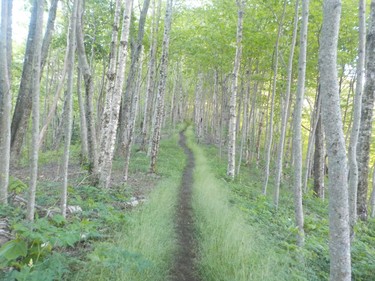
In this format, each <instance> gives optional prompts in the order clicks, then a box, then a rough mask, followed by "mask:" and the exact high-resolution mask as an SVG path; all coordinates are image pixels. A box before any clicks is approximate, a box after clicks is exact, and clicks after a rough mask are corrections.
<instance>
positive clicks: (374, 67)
mask: <svg viewBox="0 0 375 281" xmlns="http://www.w3.org/2000/svg"><path fill="white" fill-rule="evenodd" d="M374 103H375V0H372V1H371V13H370V23H369V26H368V31H367V40H366V82H365V86H364V91H363V96H362V107H361V108H362V110H361V124H360V129H359V136H358V148H357V151H358V155H357V157H358V158H357V161H358V192H357V212H358V218H360V219H361V220H367V195H368V194H367V191H368V174H369V160H370V145H371V132H372V118H373V109H374Z"/></svg>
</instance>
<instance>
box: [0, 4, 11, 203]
mask: <svg viewBox="0 0 375 281" xmlns="http://www.w3.org/2000/svg"><path fill="white" fill-rule="evenodd" d="M7 2H8V1H7V0H2V1H1V22H0V24H1V25H0V97H1V99H0V131H1V134H0V158H1V161H0V204H2V205H7V204H8V184H9V161H10V114H11V107H12V97H11V91H10V83H9V76H8V74H9V72H8V70H9V69H8V65H7V64H8V59H7V52H6V51H7V40H8V38H7V36H6V34H7V33H6V30H7V26H8V23H7V20H8V15H9V13H8V5H7V4H8V3H7Z"/></svg>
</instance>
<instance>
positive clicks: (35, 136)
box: [27, 0, 44, 221]
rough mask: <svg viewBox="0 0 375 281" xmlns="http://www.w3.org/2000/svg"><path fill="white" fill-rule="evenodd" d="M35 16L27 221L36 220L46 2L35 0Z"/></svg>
mask: <svg viewBox="0 0 375 281" xmlns="http://www.w3.org/2000/svg"><path fill="white" fill-rule="evenodd" d="M34 5H35V6H36V7H35V9H36V13H35V16H36V17H37V20H36V25H35V30H34V32H35V36H34V52H33V56H32V57H31V58H30V59H31V62H32V78H31V79H32V80H31V85H32V88H31V89H30V90H31V93H32V137H31V138H32V139H31V155H30V162H31V164H30V183H29V198H28V202H27V219H28V220H29V221H33V220H34V212H35V192H36V184H37V179H38V151H39V95H40V72H41V64H40V62H41V50H42V30H43V8H44V0H35V1H34Z"/></svg>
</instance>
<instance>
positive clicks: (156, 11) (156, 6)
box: [140, 0, 161, 151]
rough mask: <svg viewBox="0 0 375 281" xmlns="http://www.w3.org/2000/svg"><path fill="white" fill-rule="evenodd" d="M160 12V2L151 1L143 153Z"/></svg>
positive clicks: (147, 127) (151, 94)
mask: <svg viewBox="0 0 375 281" xmlns="http://www.w3.org/2000/svg"><path fill="white" fill-rule="evenodd" d="M160 10H161V0H158V2H157V3H156V2H155V0H154V1H153V9H152V30H151V44H150V60H149V63H148V72H147V73H148V74H147V82H146V97H145V102H144V111H143V112H144V113H143V126H142V133H141V136H142V139H141V147H140V149H141V150H143V151H145V150H146V145H147V143H148V141H147V138H148V133H149V127H150V124H149V123H150V122H149V119H150V116H151V104H152V101H153V92H154V79H155V70H156V69H155V61H156V49H157V43H158V36H157V35H158V32H159V21H160Z"/></svg>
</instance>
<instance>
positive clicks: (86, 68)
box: [76, 2, 98, 181]
mask: <svg viewBox="0 0 375 281" xmlns="http://www.w3.org/2000/svg"><path fill="white" fill-rule="evenodd" d="M83 12H84V11H83V2H81V3H80V5H79V6H78V12H77V15H78V18H77V31H76V32H77V52H78V61H79V67H80V69H81V71H82V75H83V79H84V81H85V97H86V98H85V105H86V106H85V107H84V109H85V110H84V111H85V115H83V118H84V119H86V124H87V125H86V128H87V129H86V132H87V133H86V134H87V137H86V138H87V152H88V158H89V164H90V172H91V174H92V176H93V178H94V180H95V181H96V180H97V176H98V175H97V173H98V153H97V141H96V137H97V136H96V129H95V122H94V112H93V111H94V109H93V103H92V100H93V96H94V79H93V75H92V73H91V67H90V65H89V63H88V61H87V55H86V51H85V46H84V40H83V27H82V17H83Z"/></svg>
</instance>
